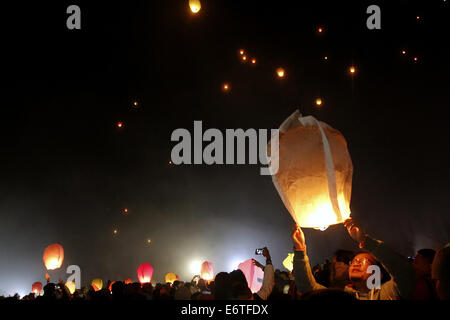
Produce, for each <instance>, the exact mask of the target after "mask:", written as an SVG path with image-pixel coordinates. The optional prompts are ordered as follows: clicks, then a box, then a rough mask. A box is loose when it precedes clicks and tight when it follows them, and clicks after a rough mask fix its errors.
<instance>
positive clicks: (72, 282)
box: [65, 281, 76, 294]
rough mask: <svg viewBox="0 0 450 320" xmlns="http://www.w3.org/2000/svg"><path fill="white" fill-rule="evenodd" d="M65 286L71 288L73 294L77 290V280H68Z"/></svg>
mask: <svg viewBox="0 0 450 320" xmlns="http://www.w3.org/2000/svg"><path fill="white" fill-rule="evenodd" d="M65 286H66V287H67V289H69V292H70V293H71V294H73V293H74V292H75V289H76V286H75V281H68V282H66V284H65Z"/></svg>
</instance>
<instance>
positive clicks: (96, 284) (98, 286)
mask: <svg viewBox="0 0 450 320" xmlns="http://www.w3.org/2000/svg"><path fill="white" fill-rule="evenodd" d="M91 285H92V287H93V288H94V290H95V291H99V290H102V288H103V280H102V279H100V278H95V279H94V280H92V282H91Z"/></svg>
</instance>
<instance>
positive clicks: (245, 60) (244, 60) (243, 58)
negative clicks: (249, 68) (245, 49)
mask: <svg viewBox="0 0 450 320" xmlns="http://www.w3.org/2000/svg"><path fill="white" fill-rule="evenodd" d="M241 59H242V61H243V62H247V56H246V55H245V54H244V55H242V56H241Z"/></svg>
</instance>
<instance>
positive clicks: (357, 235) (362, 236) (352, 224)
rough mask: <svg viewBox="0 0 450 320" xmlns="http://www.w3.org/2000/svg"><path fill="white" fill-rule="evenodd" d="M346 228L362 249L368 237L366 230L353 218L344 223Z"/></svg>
mask: <svg viewBox="0 0 450 320" xmlns="http://www.w3.org/2000/svg"><path fill="white" fill-rule="evenodd" d="M344 226H345V227H346V228H347V231H348V234H349V235H350V237H352V238H353V239H354V240H355V241H357V242H358V243H359V246H360V247H361V248H362V247H363V246H364V243H365V242H366V237H367V235H366V232H365V230H364V228H363V227H362V226H361V225H360V224H359V223H358V222H357V221H355V220H353V219H351V218H350V219H347V220H345V221H344Z"/></svg>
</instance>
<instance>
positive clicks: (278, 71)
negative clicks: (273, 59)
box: [276, 67, 286, 78]
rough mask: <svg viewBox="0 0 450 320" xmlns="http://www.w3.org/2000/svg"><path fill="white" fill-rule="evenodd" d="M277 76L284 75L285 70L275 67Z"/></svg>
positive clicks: (282, 76)
mask: <svg viewBox="0 0 450 320" xmlns="http://www.w3.org/2000/svg"><path fill="white" fill-rule="evenodd" d="M276 73H277V76H278V78H284V77H285V75H286V71H285V70H284V69H283V68H281V67H280V68H277V70H276Z"/></svg>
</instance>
